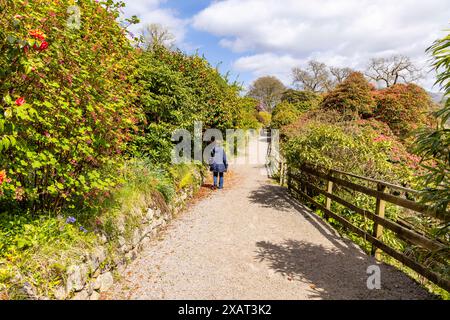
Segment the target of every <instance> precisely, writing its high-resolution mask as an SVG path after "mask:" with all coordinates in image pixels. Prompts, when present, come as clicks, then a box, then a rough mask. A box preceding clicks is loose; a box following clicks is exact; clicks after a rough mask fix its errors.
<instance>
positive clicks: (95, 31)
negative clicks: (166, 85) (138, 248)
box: [0, 0, 136, 212]
mask: <svg viewBox="0 0 450 320" xmlns="http://www.w3.org/2000/svg"><path fill="white" fill-rule="evenodd" d="M72 4H73V1H69V0H62V1H43V0H38V1H33V3H29V2H27V1H8V4H7V5H6V6H5V7H3V12H2V14H1V15H0V25H1V28H0V42H1V44H0V46H1V47H2V50H1V52H0V94H1V95H2V100H1V101H0V110H1V111H2V112H0V141H1V142H0V152H1V157H0V168H1V169H2V170H5V174H6V177H7V179H8V180H5V181H3V183H2V186H1V190H0V201H1V202H2V203H4V204H3V207H5V206H6V208H10V206H11V203H14V202H18V203H20V204H21V206H22V208H26V207H29V208H31V210H32V212H37V211H43V210H55V209H56V208H59V207H61V206H63V205H64V204H68V203H69V204H73V203H74V202H76V201H79V200H83V199H84V198H85V197H92V196H95V195H96V194H99V192H102V191H104V190H107V189H108V188H110V187H111V186H112V185H114V180H115V179H114V176H115V175H114V174H111V173H112V172H114V170H115V169H114V168H115V167H117V156H118V155H120V154H121V153H122V152H123V150H124V149H125V146H126V142H127V141H128V140H129V139H130V132H131V131H132V128H133V123H134V122H135V121H136V118H135V114H136V112H135V109H134V107H132V106H131V104H130V101H132V100H133V99H132V97H133V95H134V90H133V88H132V86H131V84H130V82H129V81H127V79H128V76H129V75H130V74H132V73H133V72H134V71H133V70H134V66H135V58H134V50H133V49H132V47H131V46H130V43H129V41H128V39H127V37H126V35H125V31H124V29H123V28H121V27H120V26H119V24H118V23H117V22H116V19H117V18H118V16H119V11H118V8H119V7H120V4H117V5H115V4H113V3H112V1H106V2H101V3H98V2H96V1H83V2H82V3H79V4H78V5H79V6H80V9H81V11H82V13H83V16H82V17H83V20H82V23H81V27H80V29H74V28H69V27H68V25H67V20H68V18H69V14H68V13H67V8H68V7H69V6H70V5H72ZM103 168H110V170H109V174H107V172H108V170H103ZM1 206H2V205H1V204H0V209H1Z"/></svg>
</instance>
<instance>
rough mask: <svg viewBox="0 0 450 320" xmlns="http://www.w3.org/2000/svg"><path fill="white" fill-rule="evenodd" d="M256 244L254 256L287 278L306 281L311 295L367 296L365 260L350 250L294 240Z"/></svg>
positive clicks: (347, 297)
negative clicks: (342, 250)
mask: <svg viewBox="0 0 450 320" xmlns="http://www.w3.org/2000/svg"><path fill="white" fill-rule="evenodd" d="M256 246H257V248H258V249H257V252H256V257H255V259H257V260H258V261H259V262H263V261H265V262H267V263H268V264H269V268H271V269H272V270H274V271H275V272H276V273H280V274H282V275H283V276H285V277H288V279H290V280H291V281H301V282H304V283H306V284H309V285H310V290H308V291H309V292H308V296H309V298H311V299H314V298H315V299H317V298H319V299H358V298H360V299H361V298H368V297H367V296H366V295H368V294H369V293H370V292H369V290H368V289H367V286H366V280H367V275H366V270H367V266H366V263H365V261H364V260H362V259H358V258H357V257H355V256H354V255H352V254H350V253H343V252H341V251H339V250H337V249H332V248H325V247H324V246H321V245H315V244H312V243H308V242H303V241H297V240H285V241H284V242H282V243H279V244H275V243H271V242H266V241H261V242H257V243H256Z"/></svg>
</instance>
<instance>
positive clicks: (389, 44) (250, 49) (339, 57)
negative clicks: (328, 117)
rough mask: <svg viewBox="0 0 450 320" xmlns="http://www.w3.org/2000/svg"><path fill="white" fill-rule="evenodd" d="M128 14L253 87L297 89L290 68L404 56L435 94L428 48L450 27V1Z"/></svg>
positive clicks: (157, 5) (166, 3) (239, 1)
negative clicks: (259, 81) (261, 80)
mask: <svg viewBox="0 0 450 320" xmlns="http://www.w3.org/2000/svg"><path fill="white" fill-rule="evenodd" d="M125 2H126V3H127V8H126V9H125V12H124V13H125V15H126V16H130V15H133V14H136V15H138V16H139V18H140V19H141V25H139V26H134V27H133V28H134V30H133V31H138V30H139V29H140V28H142V26H143V25H144V24H147V23H159V24H161V25H163V26H165V27H167V28H168V29H169V30H170V31H171V32H172V33H173V34H174V35H175V36H176V45H177V46H178V47H179V48H181V49H182V50H183V51H186V52H187V53H193V52H196V51H197V50H198V51H199V53H200V54H203V55H204V56H205V57H206V58H207V59H208V60H209V61H210V63H211V64H212V65H214V66H215V65H217V64H218V63H221V66H220V70H221V71H222V72H223V73H225V72H227V71H230V72H231V76H232V77H231V79H232V80H235V79H238V80H239V81H242V82H244V84H245V85H246V86H247V85H249V84H250V83H251V82H252V81H253V80H255V79H256V78H258V77H259V76H264V75H274V76H277V77H278V78H280V79H281V80H282V81H283V82H284V83H285V85H288V86H289V85H291V83H292V79H291V69H292V68H293V67H302V66H304V65H305V64H306V63H307V61H308V60H310V59H315V60H319V61H322V62H325V63H327V64H328V65H332V66H338V67H347V66H348V67H351V68H354V69H357V70H361V71H364V69H365V68H366V66H367V63H368V61H369V59H370V58H372V57H387V56H390V55H393V54H403V55H407V56H409V57H411V59H412V60H413V61H414V62H415V63H416V64H417V65H418V66H419V67H421V68H422V69H423V71H424V72H425V73H426V77H425V78H424V79H423V80H421V83H420V84H421V85H423V86H424V87H426V88H427V89H432V90H433V91H438V89H437V88H432V83H433V82H434V74H433V73H427V72H428V71H429V70H430V67H429V57H428V56H426V55H425V53H424V51H425V49H426V48H427V47H428V46H429V45H430V44H431V43H432V42H433V41H434V40H435V39H437V38H438V37H442V36H443V35H444V34H445V32H444V31H443V30H444V29H448V28H449V26H448V23H449V22H450V20H449V18H450V2H448V0H427V1H422V0H397V1H395V2H394V1H391V0H317V1H310V0H220V1H209V0H125Z"/></svg>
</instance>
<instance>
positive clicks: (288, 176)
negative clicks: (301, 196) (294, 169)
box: [286, 166, 292, 191]
mask: <svg viewBox="0 0 450 320" xmlns="http://www.w3.org/2000/svg"><path fill="white" fill-rule="evenodd" d="M286 176H287V186H288V190H289V191H291V184H292V181H291V170H290V169H289V166H288V167H287V168H286Z"/></svg>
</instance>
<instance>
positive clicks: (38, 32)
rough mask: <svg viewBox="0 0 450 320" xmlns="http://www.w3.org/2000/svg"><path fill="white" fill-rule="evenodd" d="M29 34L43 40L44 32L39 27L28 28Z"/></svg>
mask: <svg viewBox="0 0 450 320" xmlns="http://www.w3.org/2000/svg"><path fill="white" fill-rule="evenodd" d="M29 35H30V36H32V37H33V38H35V39H37V40H41V41H44V40H45V34H44V32H42V31H41V30H39V29H36V30H30V32H29Z"/></svg>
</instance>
